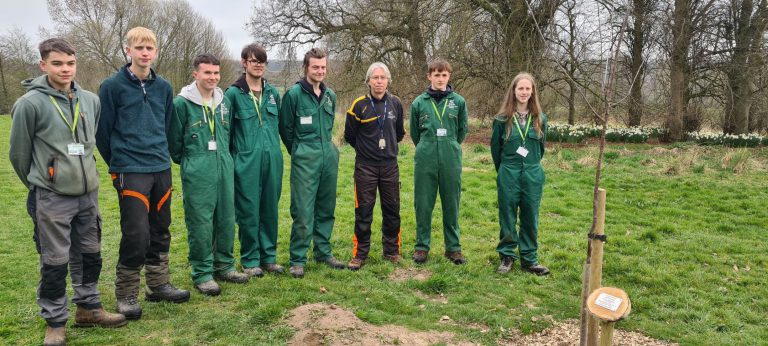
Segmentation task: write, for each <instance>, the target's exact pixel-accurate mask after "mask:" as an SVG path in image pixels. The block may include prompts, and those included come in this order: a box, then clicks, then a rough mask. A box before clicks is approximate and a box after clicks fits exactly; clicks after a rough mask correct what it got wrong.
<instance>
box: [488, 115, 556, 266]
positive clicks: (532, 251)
mask: <svg viewBox="0 0 768 346" xmlns="http://www.w3.org/2000/svg"><path fill="white" fill-rule="evenodd" d="M512 121H513V124H512V127H511V128H509V127H508V125H507V115H497V116H496V117H495V118H494V121H493V133H492V135H491V156H492V157H493V164H494V165H495V167H496V171H497V173H498V174H497V177H496V189H497V193H498V202H499V226H500V229H501V230H500V234H499V245H498V246H497V247H496V251H497V252H498V253H499V255H500V256H509V257H512V258H514V259H518V256H517V254H516V253H515V250H516V249H517V248H519V251H520V257H519V258H520V264H521V265H522V266H523V267H529V266H531V265H534V264H536V263H538V258H537V250H538V241H537V238H538V232H539V205H540V204H541V196H542V192H543V190H544V180H545V177H544V169H543V168H542V167H541V158H542V156H544V144H545V143H546V138H547V137H546V133H547V116H546V115H545V114H543V113H542V114H541V131H542V136H541V137H539V134H538V133H537V132H536V129H535V128H534V125H533V124H531V122H532V120H528V121H526V123H525V124H523V125H522V126H520V124H519V122H518V121H516V119H513V120H512ZM523 138H524V139H525V141H523ZM520 147H524V148H525V149H526V150H527V155H526V156H525V157H523V156H522V155H521V154H520V153H518V150H519V149H518V148H520ZM518 217H519V218H520V230H519V232H518V230H517V227H516V223H517V219H518Z"/></svg>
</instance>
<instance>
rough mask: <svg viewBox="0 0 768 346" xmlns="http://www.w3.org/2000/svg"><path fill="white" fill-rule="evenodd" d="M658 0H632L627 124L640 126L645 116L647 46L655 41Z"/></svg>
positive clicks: (628, 45)
mask: <svg viewBox="0 0 768 346" xmlns="http://www.w3.org/2000/svg"><path fill="white" fill-rule="evenodd" d="M657 2H658V1H657V0H632V7H631V8H630V9H629V11H630V19H631V25H630V27H629V30H628V31H627V39H626V41H627V47H628V50H629V54H628V56H627V57H626V61H627V65H628V69H627V77H628V78H627V79H628V81H629V83H630V84H629V85H630V87H629V97H628V101H629V104H628V107H627V109H628V113H629V119H628V121H627V125H629V126H640V123H641V121H642V118H643V84H644V83H645V75H646V66H647V61H646V56H647V55H648V53H647V48H648V46H649V45H651V44H652V43H653V41H652V40H650V39H649V36H650V35H651V34H652V30H653V29H654V27H653V20H652V18H653V12H654V11H655V10H656V8H655V6H656V3H657Z"/></svg>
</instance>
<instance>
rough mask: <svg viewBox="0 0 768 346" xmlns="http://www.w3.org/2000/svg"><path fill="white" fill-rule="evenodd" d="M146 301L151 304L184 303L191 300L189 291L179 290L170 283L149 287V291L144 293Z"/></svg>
mask: <svg viewBox="0 0 768 346" xmlns="http://www.w3.org/2000/svg"><path fill="white" fill-rule="evenodd" d="M144 299H146V300H147V301H149V302H159V301H166V302H171V303H183V302H186V301H188V300H189V291H187V290H181V289H178V288H176V287H174V286H173V285H171V284H170V283H166V284H164V285H160V286H157V287H149V286H147V290H146V291H145V292H144Z"/></svg>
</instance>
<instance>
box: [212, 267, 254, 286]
mask: <svg viewBox="0 0 768 346" xmlns="http://www.w3.org/2000/svg"><path fill="white" fill-rule="evenodd" d="M215 276H216V279H218V280H221V281H226V282H231V283H235V284H244V283H246V282H248V280H250V279H251V276H250V275H248V274H246V273H238V272H236V271H234V270H233V271H231V272H228V273H226V274H223V275H215Z"/></svg>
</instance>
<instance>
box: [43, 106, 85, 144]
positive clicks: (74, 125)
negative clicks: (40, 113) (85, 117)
mask: <svg viewBox="0 0 768 346" xmlns="http://www.w3.org/2000/svg"><path fill="white" fill-rule="evenodd" d="M48 97H50V98H51V102H53V105H54V106H56V109H57V110H58V111H59V115H61V118H62V119H64V122H65V123H67V126H69V129H70V130H72V139H73V140H74V141H75V142H77V138H75V130H76V129H77V119H80V99H79V98H78V99H77V104H76V105H75V114H74V115H72V118H73V119H74V121H73V122H72V124H70V123H69V120H67V117H65V116H64V112H62V111H61V107H59V103H58V102H56V100H55V99H54V98H53V96H51V95H48Z"/></svg>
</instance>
